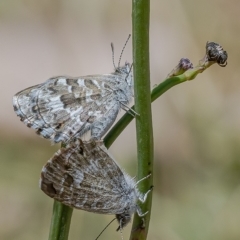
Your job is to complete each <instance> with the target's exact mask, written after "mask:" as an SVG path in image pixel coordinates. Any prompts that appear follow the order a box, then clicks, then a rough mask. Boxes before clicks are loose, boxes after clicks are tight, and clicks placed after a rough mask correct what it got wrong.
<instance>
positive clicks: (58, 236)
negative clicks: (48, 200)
mask: <svg viewBox="0 0 240 240" xmlns="http://www.w3.org/2000/svg"><path fill="white" fill-rule="evenodd" d="M72 212H73V209H72V208H70V207H68V206H66V205H64V204H62V203H60V202H58V201H56V200H54V204H53V215H52V222H51V227H50V232H49V238H48V239H49V240H67V239H68V233H69V229H70V223H71V217H72Z"/></svg>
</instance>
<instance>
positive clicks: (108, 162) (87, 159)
mask: <svg viewBox="0 0 240 240" xmlns="http://www.w3.org/2000/svg"><path fill="white" fill-rule="evenodd" d="M101 144H102V143H101ZM126 185H127V183H126V180H125V177H124V174H123V172H122V171H121V169H120V168H119V166H118V165H117V164H116V162H115V161H114V160H113V159H112V158H111V157H110V155H109V154H108V152H107V150H106V149H104V148H103V147H102V146H99V144H98V143H96V142H95V141H93V140H92V141H90V142H80V143H79V144H77V143H71V144H70V145H68V146H67V148H65V149H64V148H62V149H60V150H59V151H58V152H57V153H56V154H55V155H54V156H53V158H52V159H50V160H49V161H48V163H47V164H46V165H45V166H44V168H43V170H42V173H41V181H40V187H41V189H42V190H43V191H44V192H45V193H46V194H47V195H48V196H50V197H52V198H54V199H56V200H58V201H60V202H62V203H63V204H65V205H68V206H71V207H74V208H79V209H83V210H86V211H90V212H97V213H106V214H117V213H122V212H123V211H124V207H125V205H126V202H124V201H122V199H124V198H125V195H126V194H127V193H126V191H127V189H126Z"/></svg>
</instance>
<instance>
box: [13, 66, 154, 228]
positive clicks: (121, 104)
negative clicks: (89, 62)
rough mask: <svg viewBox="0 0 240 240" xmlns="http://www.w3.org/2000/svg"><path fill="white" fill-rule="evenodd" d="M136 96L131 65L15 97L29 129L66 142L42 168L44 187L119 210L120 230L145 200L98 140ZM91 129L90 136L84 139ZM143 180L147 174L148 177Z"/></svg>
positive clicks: (69, 201) (71, 200) (85, 206)
mask: <svg viewBox="0 0 240 240" xmlns="http://www.w3.org/2000/svg"><path fill="white" fill-rule="evenodd" d="M132 96H133V76H132V72H131V65H130V64H129V63H125V65H124V66H122V67H120V66H119V65H118V67H117V68H116V67H115V72H114V73H111V74H104V75H92V76H84V77H79V78H71V77H55V78H51V79H49V80H47V81H46V82H45V83H42V84H39V85H35V86H33V87H30V88H27V89H25V90H23V91H20V92H19V93H17V94H16V95H15V96H14V97H13V106H14V111H15V112H16V114H17V115H18V116H19V117H20V119H21V121H23V122H24V123H25V124H26V125H27V126H28V127H30V128H33V129H35V130H36V132H37V133H38V134H39V135H41V136H42V137H44V138H47V139H49V140H51V141H52V142H54V143H58V142H64V143H66V144H67V146H66V148H61V149H60V150H59V151H58V152H57V153H55V154H54V156H53V157H52V158H51V159H50V160H49V161H48V163H47V164H46V165H45V166H44V167H43V170H42V173H41V180H40V187H41V189H42V190H43V191H44V192H45V193H46V194H47V195H48V196H50V197H52V198H54V199H56V200H58V201H60V202H62V203H63V204H65V205H68V206H70V207H74V208H78V209H82V210H86V211H90V212H95V213H103V214H116V219H117V220H118V222H119V227H118V229H117V230H119V229H122V228H123V227H124V226H125V225H126V224H127V223H128V222H129V221H130V220H131V215H132V214H133V213H134V212H137V213H138V215H139V216H144V214H143V213H142V212H141V209H140V208H139V206H138V205H137V200H140V201H141V202H144V201H145V200H146V197H147V194H148V192H149V191H148V192H147V193H146V194H144V195H143V194H141V193H140V192H139V191H138V189H137V184H138V182H137V183H136V182H135V180H134V179H132V178H130V177H129V176H128V175H127V174H126V173H125V172H124V171H122V170H121V169H120V167H119V166H118V165H117V163H116V162H115V161H114V160H113V158H112V157H111V156H110V155H109V153H108V152H107V150H106V148H105V147H104V146H103V143H102V141H101V140H100V139H101V138H102V136H103V135H104V134H105V133H106V131H107V130H108V129H109V128H110V127H111V125H112V124H113V123H114V121H115V119H116V117H117V115H118V113H119V110H120V109H121V108H122V109H124V110H129V108H128V106H127V104H128V103H129V102H130V101H131V99H132ZM88 131H91V140H90V141H89V142H83V141H81V140H80V137H81V136H82V135H83V134H84V133H86V132H88ZM144 179H145V178H144Z"/></svg>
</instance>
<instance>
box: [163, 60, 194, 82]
mask: <svg viewBox="0 0 240 240" xmlns="http://www.w3.org/2000/svg"><path fill="white" fill-rule="evenodd" d="M190 68H193V64H192V63H191V62H190V60H189V59H188V58H181V59H180V61H179V63H178V65H177V66H176V67H175V68H174V69H173V70H172V71H171V72H170V73H169V74H168V76H167V77H168V78H170V77H173V76H178V75H181V74H183V73H184V72H186V71H187V70H188V69H190Z"/></svg>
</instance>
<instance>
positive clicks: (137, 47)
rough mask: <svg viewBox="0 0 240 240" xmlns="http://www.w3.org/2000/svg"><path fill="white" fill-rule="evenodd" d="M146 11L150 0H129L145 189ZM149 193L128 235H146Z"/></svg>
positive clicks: (149, 153) (149, 136)
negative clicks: (142, 215)
mask: <svg viewBox="0 0 240 240" xmlns="http://www.w3.org/2000/svg"><path fill="white" fill-rule="evenodd" d="M149 15H150V0H133V1H132V23H133V66H134V67H133V70H134V95H135V110H136V112H137V113H138V114H139V115H140V116H136V131H137V149H138V150H137V153H138V179H141V178H143V177H145V176H147V175H148V174H149V173H151V177H150V178H148V179H146V180H144V181H142V182H141V183H140V184H139V186H138V187H139V190H140V191H141V192H143V193H145V192H147V191H148V190H149V189H150V187H151V186H152V177H153V167H152V166H153V131H152V112H151V89H150V66H149V65H150V64H149ZM151 202H152V200H151V194H149V195H148V198H147V201H146V202H145V203H144V204H142V205H141V209H142V211H143V213H144V212H146V211H148V214H147V215H146V216H145V217H144V222H143V220H142V219H141V218H140V217H139V216H138V215H137V214H135V216H134V220H133V227H132V234H131V239H134V240H136V239H139V240H140V239H141V240H143V239H146V238H147V233H148V228H149V221H150V214H151Z"/></svg>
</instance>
